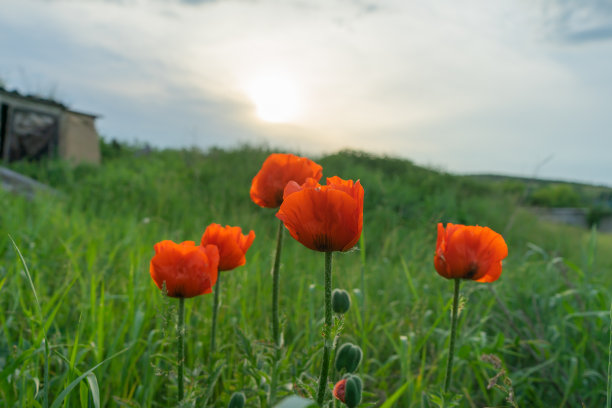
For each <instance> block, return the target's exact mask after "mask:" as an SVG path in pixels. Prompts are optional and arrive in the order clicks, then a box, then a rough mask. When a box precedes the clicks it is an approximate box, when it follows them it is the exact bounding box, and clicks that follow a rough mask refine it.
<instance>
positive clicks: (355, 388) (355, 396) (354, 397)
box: [334, 375, 362, 408]
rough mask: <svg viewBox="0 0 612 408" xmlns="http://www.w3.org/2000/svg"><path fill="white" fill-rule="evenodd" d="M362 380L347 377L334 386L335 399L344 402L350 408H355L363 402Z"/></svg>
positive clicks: (351, 376) (353, 376)
mask: <svg viewBox="0 0 612 408" xmlns="http://www.w3.org/2000/svg"><path fill="white" fill-rule="evenodd" d="M361 388H362V383H361V379H360V378H359V377H357V376H356V375H347V376H345V377H344V378H343V379H342V380H340V381H338V382H337V383H336V385H335V386H334V397H336V398H337V399H339V400H340V401H342V402H344V403H345V404H346V406H347V407H348V408H355V407H356V406H357V405H359V403H360V402H361Z"/></svg>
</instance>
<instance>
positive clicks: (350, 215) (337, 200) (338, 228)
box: [276, 176, 363, 252]
mask: <svg viewBox="0 0 612 408" xmlns="http://www.w3.org/2000/svg"><path fill="white" fill-rule="evenodd" d="M276 217H278V218H279V219H280V220H281V221H283V223H284V224H285V227H287V229H288V230H289V233H290V234H291V236H292V237H293V238H295V239H296V240H298V241H299V242H301V243H302V244H303V245H304V246H305V247H307V248H310V249H313V250H315V251H321V252H329V251H348V250H349V249H351V248H352V247H354V246H355V244H356V243H357V241H359V237H360V236H361V229H362V227H363V187H361V184H360V183H359V180H358V181H357V182H353V180H343V179H341V178H340V177H337V176H335V177H330V178H328V179H327V185H325V186H321V185H319V184H318V183H316V182H315V181H314V180H307V181H306V183H304V184H303V185H302V186H299V185H298V184H297V183H295V182H290V183H288V184H287V187H286V188H285V198H284V201H283V203H282V204H281V207H280V209H279V211H278V213H276Z"/></svg>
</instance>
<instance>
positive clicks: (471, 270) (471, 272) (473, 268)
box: [463, 261, 478, 279]
mask: <svg viewBox="0 0 612 408" xmlns="http://www.w3.org/2000/svg"><path fill="white" fill-rule="evenodd" d="M476 272H478V264H477V263H476V262H474V261H472V262H470V265H469V266H468V269H467V271H466V272H465V274H464V275H463V279H472V278H473V277H474V276H475V275H476Z"/></svg>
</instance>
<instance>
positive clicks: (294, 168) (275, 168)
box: [251, 153, 323, 208]
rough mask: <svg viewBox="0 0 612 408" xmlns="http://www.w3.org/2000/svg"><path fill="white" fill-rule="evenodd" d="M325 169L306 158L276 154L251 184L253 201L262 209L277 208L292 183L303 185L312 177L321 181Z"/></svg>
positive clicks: (265, 162) (264, 165)
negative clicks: (288, 185) (287, 187)
mask: <svg viewBox="0 0 612 408" xmlns="http://www.w3.org/2000/svg"><path fill="white" fill-rule="evenodd" d="M322 175H323V167H321V166H319V165H318V164H317V163H315V162H313V161H312V160H310V159H307V158H305V157H299V156H296V155H293V154H283V153H274V154H271V155H270V156H268V158H267V159H266V160H265V161H264V163H263V165H262V166H261V170H259V172H258V173H257V175H255V177H254V178H253V182H252V183H251V200H253V202H254V203H255V204H257V205H258V206H260V207H266V208H276V207H278V206H279V205H281V203H282V202H283V191H284V190H285V186H286V185H287V183H288V182H290V181H295V182H297V183H298V184H302V183H304V182H305V181H306V179H307V178H309V177H311V178H313V179H315V181H319V179H320V178H321V176H322Z"/></svg>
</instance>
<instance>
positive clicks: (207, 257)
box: [149, 240, 219, 298]
mask: <svg viewBox="0 0 612 408" xmlns="http://www.w3.org/2000/svg"><path fill="white" fill-rule="evenodd" d="M154 249H155V255H154V256H153V258H152V259H151V264H150V267H149V272H150V274H151V278H153V281H154V282H155V284H156V285H157V287H158V288H160V289H162V287H163V286H164V285H165V287H166V291H167V294H168V296H171V297H176V298H190V297H194V296H198V295H202V294H205V293H211V292H212V287H213V285H214V284H215V282H216V281H217V273H218V272H217V266H218V264H219V251H218V249H217V247H216V246H214V245H207V246H205V247H201V246H196V245H195V242H193V241H185V242H182V243H180V244H177V243H174V242H172V241H168V240H166V241H161V242H158V243H157V244H155V246H154Z"/></svg>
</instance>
